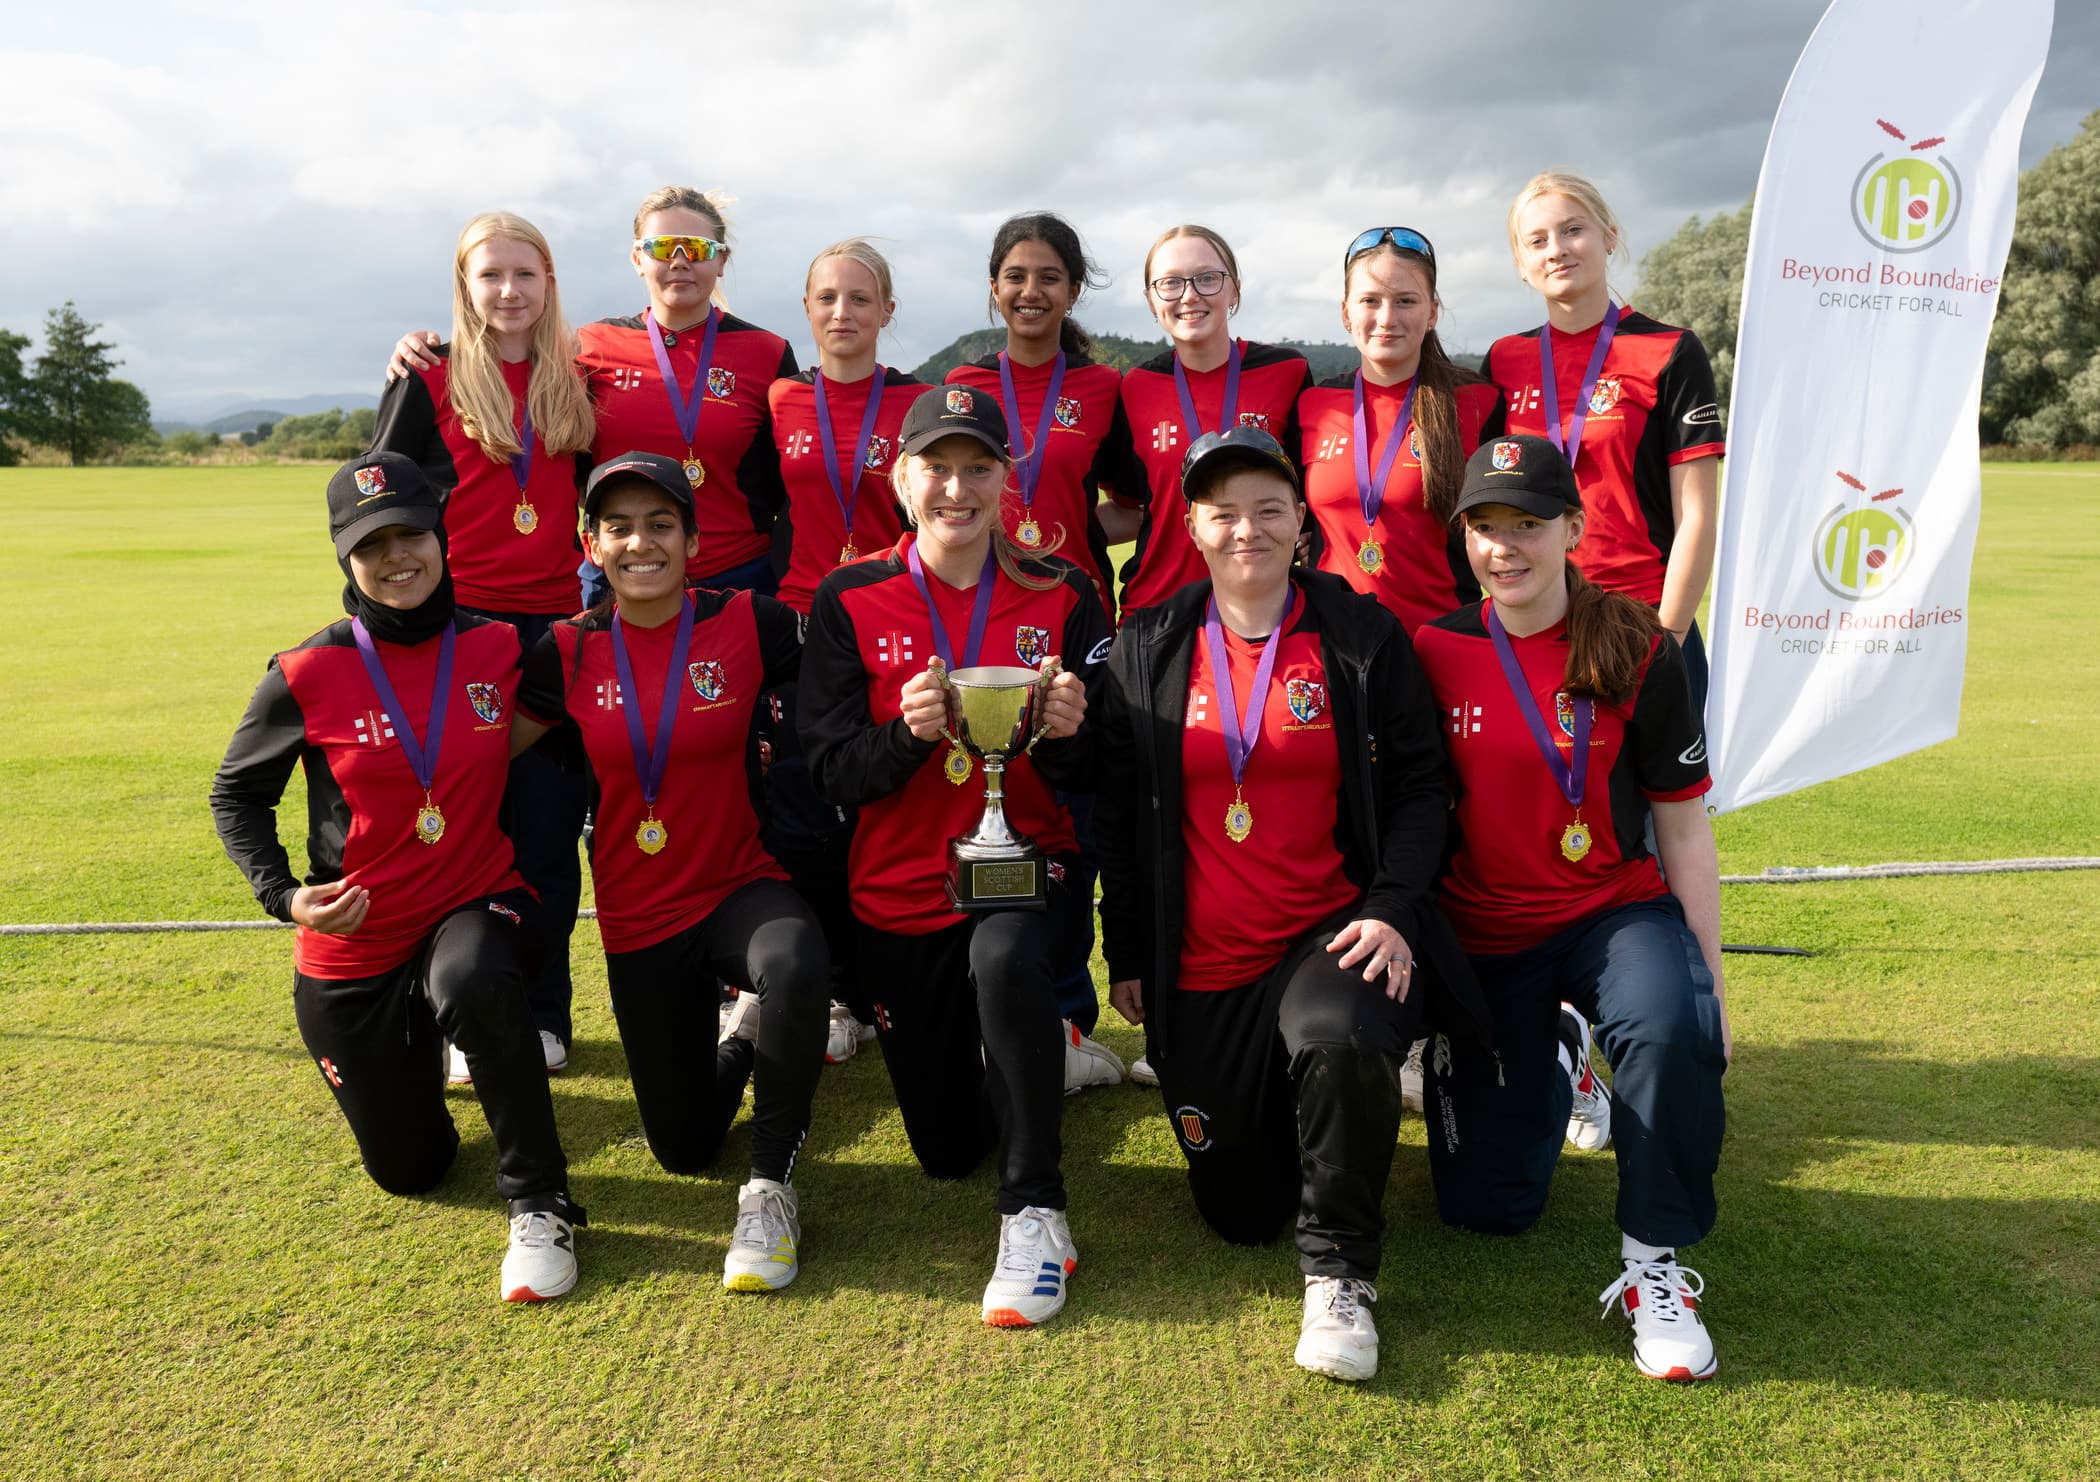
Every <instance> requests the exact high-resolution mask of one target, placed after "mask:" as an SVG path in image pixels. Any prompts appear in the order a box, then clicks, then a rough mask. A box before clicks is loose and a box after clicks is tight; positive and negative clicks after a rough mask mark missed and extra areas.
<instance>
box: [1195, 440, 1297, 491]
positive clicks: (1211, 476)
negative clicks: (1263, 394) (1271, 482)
mask: <svg viewBox="0 0 2100 1482" xmlns="http://www.w3.org/2000/svg"><path fill="white" fill-rule="evenodd" d="M1243 468H1260V469H1265V470H1267V471H1268V472H1270V473H1274V474H1278V475H1280V476H1282V477H1283V478H1284V479H1286V480H1288V481H1289V482H1290V486H1291V492H1292V493H1293V494H1297V495H1299V496H1300V497H1303V495H1304V492H1305V488H1304V485H1302V484H1300V483H1299V482H1298V470H1297V469H1296V468H1294V467H1293V466H1292V464H1291V460H1290V458H1289V457H1288V456H1286V455H1285V453H1284V451H1283V444H1282V443H1280V442H1278V441H1276V439H1275V438H1274V437H1271V436H1270V435H1269V434H1268V433H1266V432H1264V431H1262V430H1261V429H1260V428H1259V427H1228V428H1226V429H1225V430H1224V431H1223V432H1206V433H1204V434H1203V436H1201V437H1199V438H1197V439H1196V440H1195V441H1194V442H1192V443H1190V444H1189V451H1188V456H1187V457H1185V458H1183V459H1182V460H1181V497H1182V498H1183V499H1185V500H1188V501H1189V502H1190V503H1194V502H1195V501H1196V500H1198V499H1201V498H1202V497H1203V496H1204V495H1205V494H1206V493H1208V492H1209V491H1210V488H1211V486H1212V485H1213V484H1215V483H1217V481H1218V480H1219V479H1221V478H1224V477H1225V475H1227V474H1229V473H1236V472H1238V471H1239V470H1241V469H1243Z"/></svg>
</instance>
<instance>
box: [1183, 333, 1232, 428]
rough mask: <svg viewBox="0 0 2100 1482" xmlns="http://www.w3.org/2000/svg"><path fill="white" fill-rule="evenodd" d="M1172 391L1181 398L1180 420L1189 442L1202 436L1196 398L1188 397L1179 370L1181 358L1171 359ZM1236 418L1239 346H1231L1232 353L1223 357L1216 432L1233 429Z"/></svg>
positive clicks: (1185, 377)
mask: <svg viewBox="0 0 2100 1482" xmlns="http://www.w3.org/2000/svg"><path fill="white" fill-rule="evenodd" d="M1174 391H1175V394H1176V395H1178V396H1179V397H1180V398H1181V420H1182V421H1183V422H1184V423H1185V424H1186V425H1187V427H1188V433H1189V441H1190V442H1192V443H1193V442H1194V441H1195V440H1196V439H1197V438H1199V437H1201V436H1203V422H1202V420H1201V419H1200V418H1199V417H1197V415H1196V398H1195V397H1193V396H1191V395H1190V394H1189V373H1188V372H1187V371H1185V370H1183V369H1182V368H1181V354H1180V352H1179V351H1176V352H1175V355H1174ZM1239 414H1240V342H1239V341H1238V340H1234V341H1233V342H1232V353H1231V354H1230V355H1228V356H1226V357H1225V401H1224V403H1223V405H1221V406H1220V407H1219V408H1218V431H1220V432H1224V431H1226V430H1227V429H1228V428H1230V427H1231V426H1232V425H1233V422H1234V421H1235V420H1236V419H1237V418H1238V417H1239Z"/></svg>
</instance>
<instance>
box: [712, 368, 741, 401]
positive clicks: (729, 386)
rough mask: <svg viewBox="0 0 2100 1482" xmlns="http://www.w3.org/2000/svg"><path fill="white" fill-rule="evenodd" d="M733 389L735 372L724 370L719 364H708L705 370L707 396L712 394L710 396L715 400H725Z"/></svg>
mask: <svg viewBox="0 0 2100 1482" xmlns="http://www.w3.org/2000/svg"><path fill="white" fill-rule="evenodd" d="M735 390H736V372H735V371H733V370H724V369H722V367H721V366H719V365H717V366H710V367H709V368H708V372H707V394H708V395H709V396H712V397H713V398H714V399H715V400H716V401H727V400H729V396H730V393H731V392H733V391H735Z"/></svg>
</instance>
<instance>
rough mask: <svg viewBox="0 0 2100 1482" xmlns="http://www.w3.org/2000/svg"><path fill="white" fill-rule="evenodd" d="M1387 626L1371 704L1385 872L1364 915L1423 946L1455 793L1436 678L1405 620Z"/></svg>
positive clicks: (1373, 886)
mask: <svg viewBox="0 0 2100 1482" xmlns="http://www.w3.org/2000/svg"><path fill="white" fill-rule="evenodd" d="M1380 611H1381V612H1383V609H1380ZM1387 621H1389V622H1391V623H1392V626H1393V631H1392V632H1391V634H1390V635H1388V637H1387V639H1386V642H1385V647H1384V649H1383V650H1382V651H1381V653H1380V655H1379V662H1378V664H1377V666H1376V669H1374V672H1373V674H1372V678H1371V694H1372V703H1373V704H1374V705H1377V706H1378V707H1379V712H1378V716H1377V722H1376V729H1375V730H1374V731H1373V733H1372V734H1373V736H1374V737H1375V746H1376V750H1375V752H1374V756H1375V765H1376V766H1377V768H1378V798H1379V806H1380V808H1381V810H1382V815H1381V817H1380V820H1379V822H1380V825H1381V829H1380V836H1381V837H1380V845H1379V861H1378V873H1377V875H1376V876H1375V877H1374V878H1373V880H1372V881H1371V889H1370V892H1369V894H1368V896H1367V898H1366V900H1365V902H1364V911H1365V914H1367V915H1370V916H1374V917H1376V918H1377V919H1378V920H1380V921H1384V922H1387V923H1388V924H1390V925H1392V926H1393V927H1395V928H1396V929H1397V930H1399V931H1400V933H1401V934H1402V935H1404V936H1405V937H1407V939H1408V942H1409V944H1410V945H1411V946H1416V947H1419V946H1420V945H1421V940H1422V935H1421V932H1422V928H1421V919H1422V916H1423V914H1424V913H1425V912H1427V911H1430V910H1432V909H1434V907H1433V906H1432V904H1431V901H1430V888H1431V887H1432V886H1433V885H1434V884H1435V882H1436V877H1437V870H1438V868H1439V866H1440V864H1441V862H1442V860H1443V854H1444V828H1445V824H1446V822H1447V820H1448V818H1449V814H1450V807H1449V797H1450V792H1449V786H1448V783H1447V780H1446V777H1445V758H1444V740H1443V735H1442V732H1441V730H1440V728H1439V727H1438V724H1437V707H1436V698H1435V696H1434V695H1433V694H1432V693H1431V692H1430V688H1429V678H1428V676H1427V675H1425V674H1424V673H1423V672H1422V661H1421V660H1420V659H1418V658H1416V657H1415V648H1414V645H1413V644H1412V643H1410V642H1408V640H1407V634H1406V633H1404V632H1402V631H1401V629H1400V624H1399V621H1398V620H1397V619H1394V618H1391V617H1390V616H1388V617H1387ZM1380 671H1382V672H1380Z"/></svg>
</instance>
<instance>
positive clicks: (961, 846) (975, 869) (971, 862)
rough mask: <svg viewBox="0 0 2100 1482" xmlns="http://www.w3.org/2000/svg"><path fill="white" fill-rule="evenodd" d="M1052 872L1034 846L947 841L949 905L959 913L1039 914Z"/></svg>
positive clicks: (1046, 901) (1046, 899) (961, 840)
mask: <svg viewBox="0 0 2100 1482" xmlns="http://www.w3.org/2000/svg"><path fill="white" fill-rule="evenodd" d="M1049 878H1050V877H1049V872H1048V871H1047V870H1046V869H1045V868H1044V861H1043V856H1042V854H1041V852H1040V851H1038V850H1037V849H1036V848H1035V846H1034V845H1032V844H1019V845H1005V846H1001V847H992V848H988V847H986V846H984V845H981V844H972V843H971V842H970V841H968V840H966V839H951V840H949V841H948V882H947V883H948V903H949V904H950V905H952V906H953V907H955V909H956V910H958V911H1040V910H1042V909H1043V908H1044V906H1045V905H1046V904H1048V895H1047V886H1048V884H1049Z"/></svg>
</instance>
